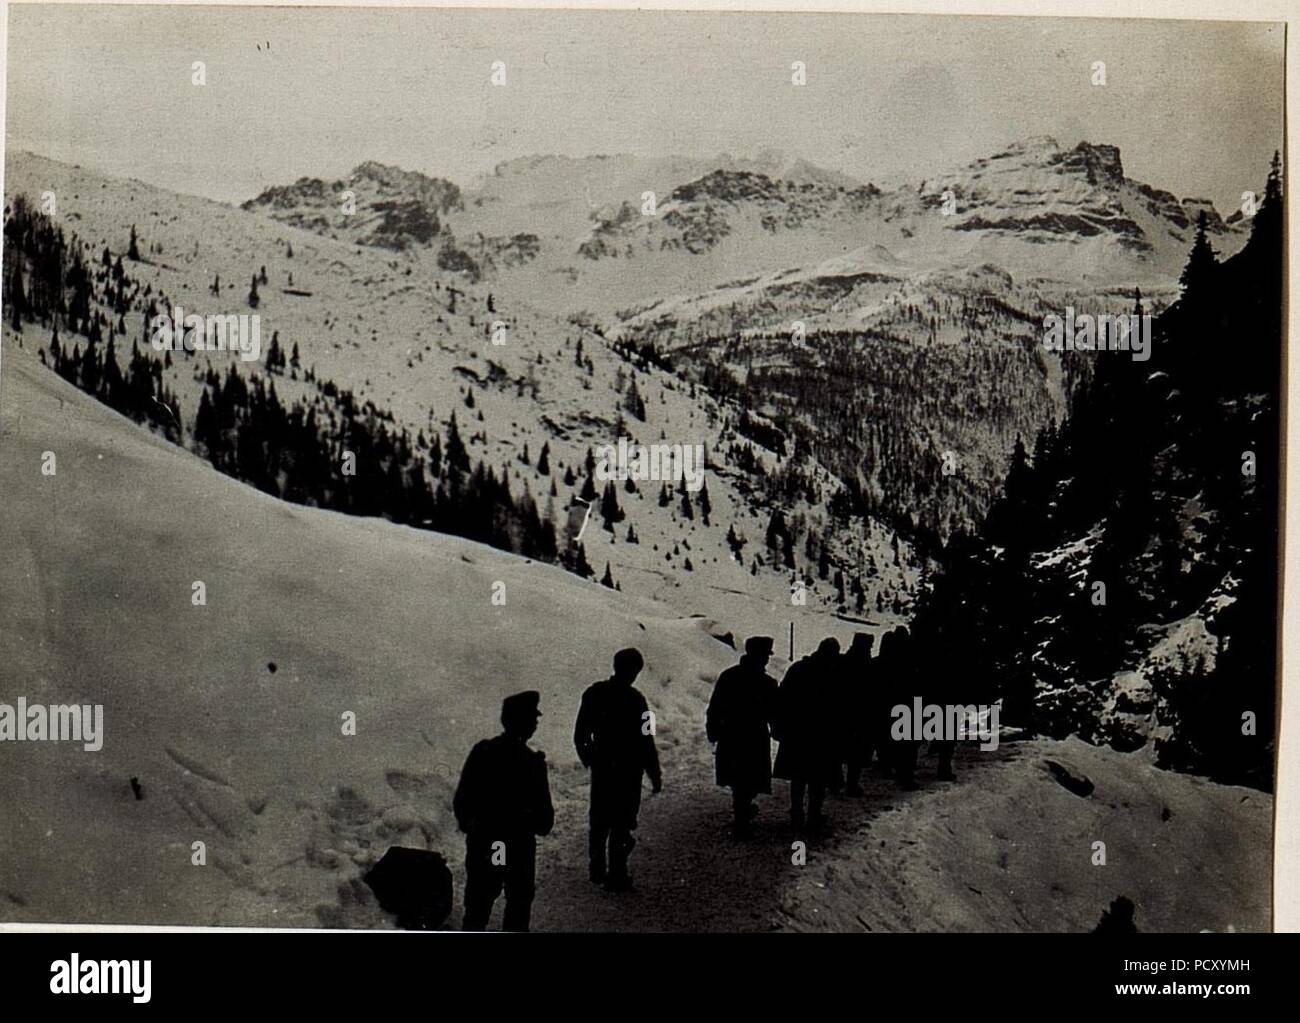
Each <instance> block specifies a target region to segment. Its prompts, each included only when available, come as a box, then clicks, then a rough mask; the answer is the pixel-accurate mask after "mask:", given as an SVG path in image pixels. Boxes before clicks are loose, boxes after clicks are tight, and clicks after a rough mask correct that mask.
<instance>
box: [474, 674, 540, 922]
mask: <svg viewBox="0 0 1300 1023" xmlns="http://www.w3.org/2000/svg"><path fill="white" fill-rule="evenodd" d="M540 701H541V694H540V693H537V692H531V691H530V692H525V693H516V694H515V695H513V696H507V697H506V698H505V700H503V701H502V703H501V724H502V726H503V727H504V729H505V730H504V731H503V732H502V733H501V734H500V735H498V736H497V737H496V738H494V739H484V740H483V741H482V742H480V743H478V744H477V745H475V747H474V748H473V749H472V750H470V754H469V757H468V758H467V759H466V761H465V766H464V767H463V768H462V769H461V772H460V784H459V785H458V786H457V787H456V795H455V798H454V800H453V801H452V808H453V810H454V811H455V813H456V823H457V824H459V825H460V830H461V831H463V832H464V833H465V920H464V923H463V924H462V925H461V929H462V930H465V931H481V930H483V929H484V928H486V927H487V922H488V917H490V916H491V915H492V905H493V903H495V902H496V900H497V896H498V895H500V894H501V890H502V888H504V889H505V894H506V908H505V915H504V917H503V919H502V927H503V928H504V929H505V930H507V931H526V930H528V920H529V917H530V915H531V912H532V905H533V894H534V890H535V883H534V879H535V859H536V854H537V838H538V836H539V835H546V834H549V833H550V830H551V827H552V825H553V824H554V823H555V811H554V809H553V808H552V806H551V786H550V783H549V782H548V781H547V777H546V755H545V754H544V753H542V752H541V751H540V750H534V749H530V748H529V746H528V740H529V739H530V738H531V737H532V735H533V733H534V732H536V731H537V719H538V718H539V717H541V713H542V712H541V711H540V710H538V703H539V702H540Z"/></svg>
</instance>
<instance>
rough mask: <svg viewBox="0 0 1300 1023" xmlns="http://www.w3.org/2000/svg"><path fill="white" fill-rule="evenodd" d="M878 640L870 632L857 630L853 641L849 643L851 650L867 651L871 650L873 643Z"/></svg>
mask: <svg viewBox="0 0 1300 1023" xmlns="http://www.w3.org/2000/svg"><path fill="white" fill-rule="evenodd" d="M875 642H876V637H875V636H873V635H872V634H871V633H869V632H855V633H854V634H853V642H852V643H850V644H849V652H850V653H851V652H853V651H854V650H862V651H865V652H867V653H870V652H871V647H872V645H873V644H874V643H875Z"/></svg>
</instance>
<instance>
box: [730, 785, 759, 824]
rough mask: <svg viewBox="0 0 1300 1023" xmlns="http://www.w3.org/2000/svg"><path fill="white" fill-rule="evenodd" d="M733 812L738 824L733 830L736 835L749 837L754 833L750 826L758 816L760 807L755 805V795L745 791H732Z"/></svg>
mask: <svg viewBox="0 0 1300 1023" xmlns="http://www.w3.org/2000/svg"><path fill="white" fill-rule="evenodd" d="M731 812H732V814H733V815H734V816H735V819H736V823H735V826H734V827H733V828H732V831H733V833H734V834H737V835H747V834H749V833H750V832H751V831H752V828H751V827H750V825H751V824H752V823H753V820H754V818H755V817H757V816H758V807H756V806H755V805H754V794H753V793H752V792H749V791H747V790H745V789H732V790H731Z"/></svg>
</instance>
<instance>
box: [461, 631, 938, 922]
mask: <svg viewBox="0 0 1300 1023" xmlns="http://www.w3.org/2000/svg"><path fill="white" fill-rule="evenodd" d="M873 641H874V637H873V636H872V635H870V634H869V633H864V632H859V633H857V634H856V635H855V636H854V637H853V642H852V643H851V644H850V646H849V648H848V650H847V651H845V652H844V653H843V654H841V653H840V645H839V642H838V641H837V640H835V639H833V638H828V639H825V640H823V641H822V642H821V643H820V644H819V645H818V647H817V649H816V650H815V651H814V652H813V653H811V654H809V655H808V656H806V657H804V658H802V659H800V660H798V661H796V662H795V663H793V664H792V665H790V667H789V669H788V670H787V672H786V674H785V678H784V679H783V680H782V681H781V683H780V685H779V686H778V685H777V682H776V680H775V679H774V678H772V677H771V676H770V675H768V674H767V671H766V667H767V663H768V661H769V660H770V659H771V657H772V647H773V641H772V639H771V638H770V637H767V636H753V637H751V638H750V639H749V640H748V641H747V642H746V643H745V651H744V654H743V655H742V656H741V658H740V661H739V663H738V664H736V665H734V666H732V667H730V668H728V669H726V670H725V671H723V672H722V673H721V674H720V675H719V676H718V679H717V682H716V683H715V684H714V688H713V694H712V697H711V699H710V701H709V705H708V711H707V714H706V718H705V731H706V735H707V737H708V740H709V742H710V743H712V744H713V747H714V758H715V765H716V779H717V784H718V785H720V786H723V787H725V788H730V789H731V793H732V811H733V813H734V817H735V820H734V824H733V828H732V831H733V834H734V835H736V836H737V837H747V836H749V835H751V834H752V827H753V823H754V820H755V818H756V817H757V816H758V813H759V811H758V807H757V806H756V805H755V803H754V800H755V798H756V797H757V796H758V795H759V794H760V793H768V794H770V793H771V791H772V779H773V777H776V778H782V779H786V780H788V781H789V782H790V822H791V824H792V825H793V827H794V829H795V830H796V831H797V832H800V833H810V832H817V831H821V830H824V829H825V828H826V826H827V823H828V822H827V820H826V818H825V816H824V814H823V812H822V805H823V800H824V798H825V796H826V793H827V792H828V791H830V792H836V793H842V794H843V795H845V796H847V797H862V796H864V795H865V793H864V791H863V789H862V787H861V785H860V784H859V782H860V779H861V777H862V772H863V771H864V770H865V769H866V768H867V767H868V766H869V765H870V764H871V763H872V760H873V757H874V758H875V762H876V765H877V770H879V771H880V772H881V773H882V774H884V775H887V776H891V777H893V778H895V779H896V780H897V783H898V784H899V785H900V786H901V787H902V788H905V789H915V788H917V783H916V780H915V774H916V762H917V750H918V745H919V743H917V742H916V741H913V740H911V739H896V738H893V737H891V735H890V724H891V715H890V708H891V707H895V706H898V705H899V704H905V703H907V702H908V701H910V700H911V699H912V696H913V694H914V692H915V690H916V689H917V688H918V673H917V671H916V670H915V667H914V665H915V663H916V658H915V656H914V654H915V653H916V652H915V651H913V650H911V649H910V648H911V646H912V645H913V641H912V639H911V637H909V635H908V632H907V629H905V628H903V627H901V626H900V627H898V628H895V629H894V630H893V631H891V632H888V633H886V634H885V635H884V637H883V639H882V641H881V644H880V652H879V655H878V656H876V657H874V658H873V657H872V654H871V650H872V645H873ZM644 663H645V662H644V659H643V658H642V656H641V653H640V652H639V651H638V650H636V649H633V648H628V649H625V650H620V651H619V652H618V653H617V654H615V655H614V672H613V674H612V675H611V676H610V677H609V678H607V679H605V680H603V681H600V682H597V683H595V684H594V685H592V686H589V687H588V688H587V690H586V691H585V692H584V693H583V695H582V702H581V705H580V708H579V710H578V717H577V724H576V726H575V729H574V744H575V745H576V747H577V751H578V758H579V759H580V760H581V761H582V764H583V765H584V766H585V767H586V768H587V769H588V770H589V771H590V774H591V800H590V816H589V821H590V841H589V846H588V850H589V855H590V869H591V880H592V882H593V883H595V884H598V885H603V886H604V887H605V888H606V889H608V890H610V891H629V890H631V888H632V877H631V874H630V873H629V872H628V857H629V854H630V853H631V851H632V848H633V846H634V845H635V844H636V839H635V838H634V837H633V835H632V832H633V831H634V830H635V828H636V826H637V814H638V813H639V811H640V807H641V793H642V785H643V779H644V778H647V777H648V778H649V780H650V784H651V787H652V790H653V791H654V792H655V793H658V792H660V791H661V790H662V788H663V773H662V771H661V769H660V766H659V754H658V752H657V750H656V748H655V739H654V731H655V729H654V725H653V716H652V715H651V713H650V711H649V708H648V706H647V704H646V699H645V697H644V696H643V695H642V694H641V693H640V691H638V690H637V689H636V688H635V687H634V685H633V683H634V682H635V681H636V678H637V676H638V675H639V674H640V672H641V669H642V667H643V666H644ZM540 699H541V696H540V694H539V693H537V692H535V691H529V692H523V693H516V694H515V695H513V696H509V697H507V698H506V699H505V700H504V701H503V702H502V705H501V724H502V726H503V731H502V733H501V734H500V735H498V736H496V737H495V738H492V739H485V740H483V741H482V742H479V743H478V744H477V745H475V746H474V748H473V749H472V750H471V751H470V754H469V757H468V758H467V759H466V761H465V766H464V768H463V769H462V772H461V777H460V783H459V785H458V787H457V789H456V794H455V798H454V801H453V808H454V811H455V815H456V820H457V823H458V825H459V826H460V830H461V831H462V832H464V834H465V897H464V899H465V916H464V921H463V923H462V930H467V931H468V930H483V929H484V928H486V926H487V922H488V917H489V916H490V914H491V912H492V907H493V905H494V903H495V902H496V900H497V898H498V897H499V896H500V895H501V894H502V892H503V891H504V893H505V899H506V901H505V909H504V916H503V921H502V924H503V927H504V928H505V929H506V930H527V929H528V923H529V916H530V913H531V908H532V902H533V895H534V887H535V885H534V879H535V855H536V846H537V838H538V837H539V836H542V835H546V834H548V833H549V832H550V830H551V827H552V826H553V824H554V810H553V808H552V805H551V793H550V785H549V782H548V780H547V772H546V758H545V755H544V754H543V753H542V752H541V751H539V750H533V749H531V748H530V747H529V746H528V744H527V743H528V740H529V739H530V738H531V737H532V735H533V733H534V732H535V731H536V730H537V720H538V718H539V717H540V716H541V710H540V709H539V703H540ZM771 739H776V740H777V743H778V747H777V755H776V762H775V765H774V764H773V763H772V759H771ZM954 746H955V743H953V742H951V741H946V742H933V743H931V752H932V753H936V754H937V756H938V772H937V779H938V780H940V781H953V780H955V778H954V775H953V772H952V755H953V749H954Z"/></svg>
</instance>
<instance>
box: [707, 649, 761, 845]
mask: <svg viewBox="0 0 1300 1023" xmlns="http://www.w3.org/2000/svg"><path fill="white" fill-rule="evenodd" d="M771 656H772V639H771V637H770V636H751V637H750V638H749V639H748V640H746V641H745V652H744V654H743V655H741V658H740V663H739V664H736V665H733V666H732V667H730V668H728V669H727V670H726V671H724V672H723V673H722V674H721V675H719V676H718V681H717V682H715V683H714V684H713V696H712V697H711V698H710V699H709V709H708V713H707V714H706V715H705V719H704V721H705V725H704V727H705V735H706V736H707V737H708V740H709V742H712V743H717V748H716V750H715V751H714V756H715V758H716V760H715V769H716V771H717V781H718V784H719V785H721V786H722V787H723V788H727V787H730V789H731V804H732V811H733V812H734V814H735V817H736V827H735V833H736V834H738V835H742V834H745V833H747V832H748V831H749V827H750V824H751V822H752V821H753V819H754V818H755V817H756V816H758V807H756V806H755V805H754V797H755V796H756V795H758V793H760V792H764V793H770V792H771V791H772V740H771V732H770V728H771V725H772V721H773V719H774V718H775V716H776V700H777V685H776V679H774V678H772V676H770V675H769V674H767V672H766V670H765V669H766V667H767V662H768V660H769V659H770V658H771Z"/></svg>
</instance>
